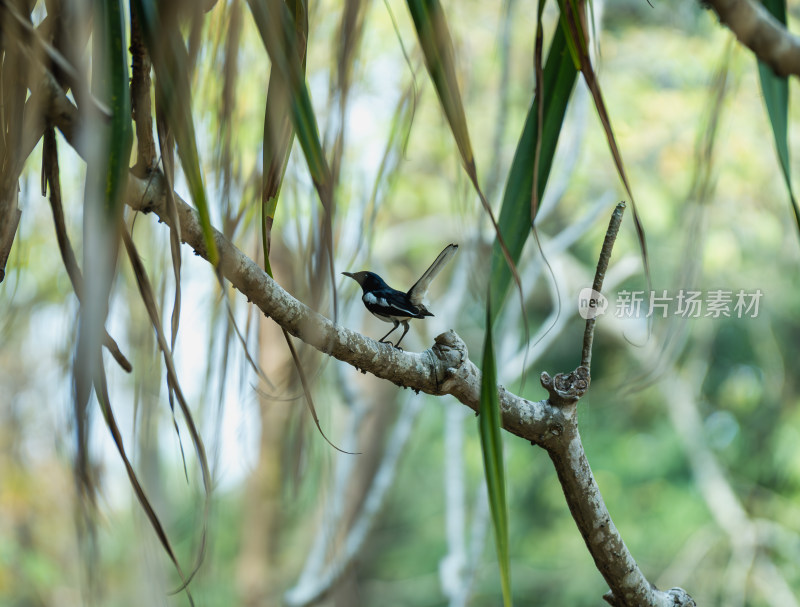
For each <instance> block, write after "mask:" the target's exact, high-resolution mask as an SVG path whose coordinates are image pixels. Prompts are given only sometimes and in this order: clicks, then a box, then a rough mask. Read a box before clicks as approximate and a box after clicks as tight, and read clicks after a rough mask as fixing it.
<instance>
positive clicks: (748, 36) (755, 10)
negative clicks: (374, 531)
mask: <svg viewBox="0 0 800 607" xmlns="http://www.w3.org/2000/svg"><path fill="white" fill-rule="evenodd" d="M704 1H705V3H706V4H708V5H709V6H710V7H711V8H713V9H714V11H715V12H716V13H717V16H718V17H719V20H720V21H721V22H722V23H724V24H725V25H727V26H728V27H729V28H730V30H731V31H732V32H733V33H734V35H735V36H736V37H737V38H738V39H739V42H741V43H742V44H744V45H745V46H746V47H747V48H749V49H750V50H751V51H753V53H755V56H756V57H757V58H758V59H760V60H761V61H763V62H764V63H766V64H767V65H769V66H770V67H771V68H772V69H773V70H774V71H775V73H776V74H778V75H779V76H791V75H794V76H800V37H798V36H796V35H794V34H792V33H791V32H790V31H789V30H787V29H786V28H785V27H784V26H783V24H782V23H780V22H779V21H778V20H777V19H775V17H773V16H772V15H771V14H770V13H769V11H767V9H766V8H764V5H763V4H761V3H760V2H754V1H753V0H704Z"/></svg>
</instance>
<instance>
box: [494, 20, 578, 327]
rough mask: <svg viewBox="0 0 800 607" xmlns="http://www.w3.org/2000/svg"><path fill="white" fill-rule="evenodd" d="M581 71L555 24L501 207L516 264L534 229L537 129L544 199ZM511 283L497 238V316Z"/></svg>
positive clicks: (504, 230) (502, 229)
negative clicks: (540, 78) (532, 201)
mask: <svg viewBox="0 0 800 607" xmlns="http://www.w3.org/2000/svg"><path fill="white" fill-rule="evenodd" d="M577 74H578V71H577V69H576V68H575V65H574V64H573V62H572V59H571V57H570V54H569V51H568V49H567V40H566V36H565V34H564V32H563V31H562V29H561V28H556V30H555V35H554V37H553V41H552V42H551V44H550V50H549V52H548V54H547V61H546V62H545V66H544V69H543V79H542V85H541V99H538V98H534V100H533V103H532V104H531V107H530V110H529V111H528V116H527V118H526V119H525V126H524V127H523V129H522V135H521V137H520V140H519V143H518V144H517V150H516V152H515V153H514V160H513V161H512V163H511V171H510V172H509V175H508V181H507V183H506V189H505V193H504V194H503V203H502V207H501V209H500V219H499V226H500V232H501V234H502V235H503V238H504V240H505V243H506V245H507V247H508V251H509V253H510V255H511V258H512V259H513V260H514V263H517V262H519V258H520V255H521V254H522V247H523V246H524V245H525V241H526V240H527V238H528V235H529V234H530V232H531V225H532V222H533V219H534V218H533V217H532V216H531V192H532V191H533V167H534V164H535V162H534V161H535V156H536V154H537V152H536V148H537V139H538V138H537V133H538V132H539V131H540V130H541V141H540V143H539V144H538V145H539V153H538V156H539V157H538V172H537V182H536V185H537V190H536V191H537V196H538V199H539V200H541V198H542V195H543V194H544V190H545V186H546V185H547V179H548V177H549V176H550V168H551V167H552V165H553V157H554V156H555V150H556V144H557V143H558V138H559V135H560V134H561V125H562V124H563V122H564V114H565V112H566V110H567V104H568V103H569V99H570V96H571V95H572V90H573V88H574V87H575V81H576V79H577ZM539 104H541V106H542V107H541V115H542V123H541V129H540V127H539V113H540V108H539ZM510 282H511V272H510V271H509V269H508V266H507V264H506V263H505V261H504V256H503V251H502V249H501V247H500V244H499V242H497V241H495V243H494V247H493V248H492V271H491V278H490V283H489V284H490V290H491V293H492V296H493V297H494V302H495V304H496V305H495V306H493V309H492V321H494V319H495V318H496V316H497V314H498V312H499V311H500V307H501V304H502V301H503V299H504V298H505V294H506V292H507V290H508V287H509V284H510Z"/></svg>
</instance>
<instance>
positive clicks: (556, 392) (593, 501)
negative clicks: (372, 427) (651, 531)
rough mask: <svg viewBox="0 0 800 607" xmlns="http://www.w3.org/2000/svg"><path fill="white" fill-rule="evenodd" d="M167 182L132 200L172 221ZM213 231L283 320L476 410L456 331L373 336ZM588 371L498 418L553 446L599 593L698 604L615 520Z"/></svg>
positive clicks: (183, 209) (69, 127)
mask: <svg viewBox="0 0 800 607" xmlns="http://www.w3.org/2000/svg"><path fill="white" fill-rule="evenodd" d="M61 94H62V95H63V92H61ZM65 101H66V105H65V103H64V102H65ZM53 107H54V108H55V107H57V108H59V110H58V111H57V112H51V113H50V116H51V119H52V120H53V121H54V122H55V123H56V125H57V126H58V127H59V129H60V130H61V131H62V133H64V134H65V136H66V137H67V139H68V140H70V142H71V143H72V144H73V146H74V145H75V142H74V141H72V140H71V137H70V135H71V134H73V133H74V132H75V131H76V130H77V129H76V128H75V127H76V124H77V108H74V106H72V105H71V103H69V101H68V100H66V99H60V100H54V103H53ZM76 149H77V148H76ZM78 152H79V153H80V149H78ZM165 183H166V182H165V180H164V179H163V177H162V176H161V175H160V173H158V172H156V171H153V172H152V173H151V174H150V175H148V177H147V178H145V179H141V178H138V177H136V176H135V175H130V176H129V179H128V192H127V195H126V203H127V204H128V205H129V206H130V207H131V208H132V209H135V210H138V211H142V212H145V213H148V212H152V213H155V214H156V215H158V217H159V219H160V220H161V221H163V222H164V223H167V224H168V225H169V224H170V223H171V221H172V219H171V217H175V215H172V214H170V213H169V212H168V210H167V194H168V192H167V191H166V186H165ZM173 194H174V193H173ZM174 198H175V205H176V207H177V221H178V222H179V223H180V231H181V240H182V242H184V243H186V244H188V245H189V246H191V247H192V248H193V249H194V251H195V253H196V254H197V255H199V256H201V257H204V258H205V259H208V254H207V251H206V246H205V238H204V236H203V232H202V229H201V227H200V221H199V218H198V215H197V212H196V211H195V210H194V209H193V208H192V207H191V206H190V205H189V204H187V203H186V202H185V201H184V200H182V199H181V198H180V197H179V196H178V195H177V194H174ZM214 239H215V242H216V246H217V250H218V251H219V254H220V262H219V270H220V272H221V274H222V276H224V277H225V278H226V279H227V280H228V281H230V283H231V284H232V285H233V286H234V287H235V288H236V289H238V290H239V291H241V292H242V293H243V294H244V295H245V296H246V297H247V298H248V301H250V302H252V303H253V304H255V305H256V306H258V307H259V308H260V309H261V310H262V312H264V314H265V315H267V316H269V317H271V318H272V319H273V320H275V322H277V323H278V324H279V325H280V326H281V327H282V328H283V329H284V330H286V331H288V332H289V333H291V334H292V335H294V336H295V337H298V338H299V339H301V340H302V341H304V342H306V343H307V344H309V345H311V346H313V347H314V348H316V349H318V350H319V351H321V352H323V353H325V354H329V355H330V356H332V357H334V358H336V359H338V360H341V361H343V362H346V363H348V364H350V365H352V366H354V367H356V368H357V369H359V370H361V371H362V372H365V373H366V372H369V373H371V374H373V375H375V376H376V377H379V378H382V379H387V380H389V381H391V382H393V383H395V384H397V385H399V386H401V387H404V388H411V389H412V390H416V391H422V392H426V393H428V394H432V395H437V396H439V395H445V394H450V395H453V396H455V397H456V398H457V399H458V400H459V401H461V402H462V403H463V404H465V405H467V406H468V407H470V408H471V409H473V410H474V411H476V412H477V411H478V403H479V394H480V382H481V375H480V371H479V370H478V368H477V367H476V366H475V365H474V364H473V363H472V362H471V361H470V360H469V356H468V352H467V348H466V345H465V344H464V342H463V341H462V340H461V338H460V337H459V336H458V335H456V333H455V332H453V331H447V332H446V333H443V334H441V335H439V336H438V337H437V338H436V340H435V344H434V345H433V347H431V348H430V349H428V350H425V351H424V352H421V353H414V352H405V351H402V350H398V349H396V348H393V347H392V346H391V345H388V344H381V343H378V342H376V341H375V340H373V339H370V338H368V337H365V336H363V335H361V334H360V333H357V332H355V331H351V330H350V329H347V328H345V327H341V326H338V325H336V324H335V323H334V322H332V321H331V320H329V319H328V318H325V317H324V316H322V315H321V314H319V313H317V312H315V311H314V310H312V309H311V308H309V307H308V306H306V305H305V304H303V303H302V302H300V301H298V300H297V299H295V298H294V297H292V296H291V295H290V294H289V293H287V292H286V291H285V290H284V289H283V288H281V287H280V285H278V284H277V283H276V282H275V281H274V280H273V279H272V278H270V277H269V275H268V274H267V273H266V272H264V271H263V270H262V269H261V268H260V267H259V266H258V265H257V264H256V263H255V262H253V261H252V260H251V259H250V258H249V257H247V256H246V255H245V254H244V253H242V252H241V251H240V250H239V249H238V248H236V247H235V246H234V245H233V244H232V243H231V241H229V240H228V239H227V238H225V237H224V236H223V235H222V234H221V233H219V232H218V231H216V230H215V231H214ZM588 379H589V377H588V369H587V368H586V367H578V369H577V370H576V371H575V372H573V373H570V374H567V375H563V374H558V375H556V376H555V377H554V378H551V377H550V376H549V375H547V374H542V385H543V387H545V388H546V389H547V390H548V392H549V393H550V397H549V398H548V399H545V400H541V401H537V402H532V401H529V400H526V399H524V398H521V397H519V396H516V395H514V394H512V393H510V392H508V391H507V390H506V389H505V388H503V387H502V386H499V387H498V391H499V398H500V407H501V413H502V422H503V427H504V428H505V429H506V430H507V431H509V432H511V433H512V434H515V435H517V436H519V437H521V438H524V439H526V440H528V441H530V442H531V443H533V444H536V445H539V446H541V447H543V448H545V449H546V450H547V451H548V453H549V454H550V457H551V460H552V461H553V465H554V466H555V468H556V472H557V474H558V478H559V480H560V482H561V484H562V487H563V489H564V495H565V497H566V500H567V504H568V505H569V509H570V512H571V513H572V515H573V518H574V519H575V522H576V524H577V526H578V529H579V530H580V533H581V535H582V536H583V538H584V540H585V542H586V545H587V547H588V548H589V551H590V553H591V554H592V557H593V558H594V560H595V563H596V565H597V567H598V569H599V571H600V572H601V573H602V575H603V577H604V578H605V580H606V582H607V583H608V585H609V587H610V589H611V591H610V592H609V593H608V594H607V595H606V596H605V597H604V598H605V600H606V601H608V602H609V603H610V604H612V605H616V606H620V607H641V606H647V607H680V606H685V607H690V606H694V605H695V603H694V601H693V600H692V598H691V597H690V596H689V595H688V594H687V593H686V592H685V591H684V590H682V589H680V588H673V589H672V590H670V591H668V592H662V591H660V590H657V589H656V588H654V587H652V586H651V585H650V583H649V582H648V581H647V580H646V578H645V577H644V575H643V574H642V573H641V571H640V570H639V568H638V566H637V565H636V562H635V561H634V559H633V556H632V555H631V554H630V552H629V551H628V549H627V547H626V546H625V543H624V542H623V540H622V538H621V536H620V534H619V531H618V530H617V529H616V527H615V526H614V524H613V522H612V520H611V516H610V514H609V512H608V509H607V508H606V506H605V503H604V502H603V499H602V495H601V493H600V490H599V488H598V486H597V483H596V481H595V479H594V476H593V475H592V472H591V468H590V466H589V463H588V461H587V459H586V455H585V453H584V451H583V446H582V444H581V442H580V435H579V434H578V427H577V414H576V413H577V402H578V400H579V399H580V398H581V396H583V394H584V393H585V391H586V389H587V388H588Z"/></svg>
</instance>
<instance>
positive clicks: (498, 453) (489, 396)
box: [478, 293, 511, 607]
mask: <svg viewBox="0 0 800 607" xmlns="http://www.w3.org/2000/svg"><path fill="white" fill-rule="evenodd" d="M491 299H492V296H491V293H489V295H488V297H487V302H486V336H485V340H484V343H483V366H482V369H481V370H482V374H483V375H482V377H481V400H480V411H479V415H478V431H479V434H480V438H481V451H482V452H483V469H484V472H485V474H486V488H487V491H488V494H489V509H490V510H491V513H492V524H493V526H494V539H495V545H496V547H497V561H498V564H499V566H500V583H501V586H502V589H503V605H504V606H505V607H508V606H509V605H511V566H510V560H509V553H508V509H507V507H506V481H505V471H504V466H503V441H502V435H501V426H502V420H501V416H500V399H499V397H498V394H497V369H496V364H495V363H496V361H495V357H494V345H493V343H492V313H491V309H492V305H491Z"/></svg>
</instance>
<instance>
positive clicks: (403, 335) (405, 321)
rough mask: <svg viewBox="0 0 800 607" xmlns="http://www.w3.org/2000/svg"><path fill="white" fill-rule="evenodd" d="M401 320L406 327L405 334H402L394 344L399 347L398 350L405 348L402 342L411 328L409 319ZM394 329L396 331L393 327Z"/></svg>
mask: <svg viewBox="0 0 800 607" xmlns="http://www.w3.org/2000/svg"><path fill="white" fill-rule="evenodd" d="M401 322H402V323H403V327H404V330H403V334H402V335H401V336H400V339H398V340H397V343H396V344H395V345H394V347H395V348H397V349H398V350H402V349H403V348H401V347H400V342H401V341H403V338H404V337H405V336H406V333H408V329H409V327H408V321H407V320H403V321H401ZM392 330H393V331H394V329H392Z"/></svg>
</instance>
